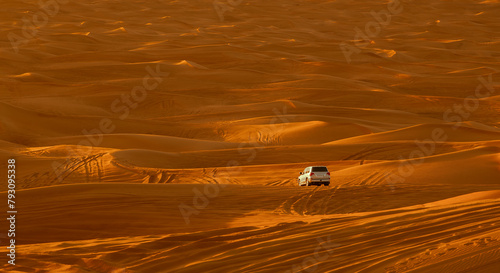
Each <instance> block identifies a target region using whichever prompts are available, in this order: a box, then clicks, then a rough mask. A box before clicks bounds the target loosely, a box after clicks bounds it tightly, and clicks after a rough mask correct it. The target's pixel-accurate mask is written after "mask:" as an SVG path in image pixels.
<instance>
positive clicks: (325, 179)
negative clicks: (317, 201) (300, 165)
mask: <svg viewBox="0 0 500 273" xmlns="http://www.w3.org/2000/svg"><path fill="white" fill-rule="evenodd" d="M297 182H298V183H299V186H311V185H318V186H320V185H325V186H329V185H330V172H329V171H328V168H327V167H325V166H310V167H307V168H305V169H304V171H303V172H300V176H299V178H297Z"/></svg>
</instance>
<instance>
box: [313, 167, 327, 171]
mask: <svg viewBox="0 0 500 273" xmlns="http://www.w3.org/2000/svg"><path fill="white" fill-rule="evenodd" d="M312 171H313V172H328V169H327V168H326V167H313V168H312Z"/></svg>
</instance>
